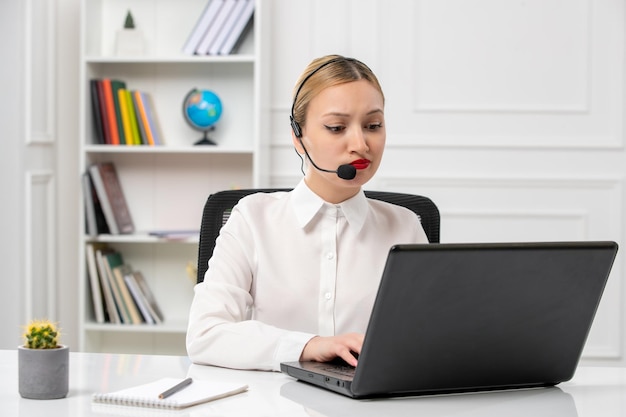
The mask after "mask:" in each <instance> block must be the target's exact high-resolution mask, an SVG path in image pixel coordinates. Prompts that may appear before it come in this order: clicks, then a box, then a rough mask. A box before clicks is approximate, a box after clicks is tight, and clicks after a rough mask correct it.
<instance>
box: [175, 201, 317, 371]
mask: <svg viewBox="0 0 626 417" xmlns="http://www.w3.org/2000/svg"><path fill="white" fill-rule="evenodd" d="M254 256H255V252H254V242H253V238H252V233H251V231H250V228H249V227H248V225H247V222H246V219H245V218H244V216H243V215H242V213H241V211H239V210H237V209H234V210H233V213H232V214H231V217H230V219H229V221H228V222H227V223H226V225H224V227H223V228H222V232H221V234H220V237H219V238H218V240H217V242H216V247H215V251H214V256H213V257H212V258H211V260H210V261H209V269H208V271H207V273H206V275H205V279H204V281H203V282H201V283H199V284H197V285H196V286H195V288H194V298H193V301H192V304H191V308H190V313H189V324H188V329H187V339H186V344H187V353H188V355H189V357H190V359H191V360H192V361H193V362H194V363H198V364H206V365H216V366H223V367H228V368H236V369H259V370H273V371H280V363H281V362H287V361H297V360H298V359H299V358H300V355H301V353H302V350H303V349H304V346H305V345H306V343H307V342H308V341H309V340H310V339H311V338H312V337H314V336H315V335H314V334H309V333H303V332H295V331H288V330H284V329H279V328H277V327H275V326H271V325H268V324H265V323H262V322H260V321H256V320H249V319H248V311H249V309H250V308H251V307H252V303H253V297H252V295H251V293H250V291H251V287H252V279H253V270H254Z"/></svg>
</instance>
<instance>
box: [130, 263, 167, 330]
mask: <svg viewBox="0 0 626 417" xmlns="http://www.w3.org/2000/svg"><path fill="white" fill-rule="evenodd" d="M124 281H125V282H126V286H127V287H128V291H129V292H130V294H131V295H132V297H133V299H134V300H135V304H137V307H138V309H139V311H140V312H141V315H142V316H143V319H144V321H145V322H146V323H148V324H157V323H161V320H160V319H158V317H157V316H156V313H155V312H153V311H151V310H152V308H151V307H150V304H149V303H148V299H147V298H146V296H145V295H144V294H143V292H141V289H140V288H139V284H138V283H137V280H136V279H135V275H134V274H133V273H132V272H131V273H130V274H125V275H124Z"/></svg>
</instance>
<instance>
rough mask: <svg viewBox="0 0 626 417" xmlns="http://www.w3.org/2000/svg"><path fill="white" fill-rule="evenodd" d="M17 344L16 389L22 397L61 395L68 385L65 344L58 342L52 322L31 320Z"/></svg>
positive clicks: (56, 331)
mask: <svg viewBox="0 0 626 417" xmlns="http://www.w3.org/2000/svg"><path fill="white" fill-rule="evenodd" d="M23 336H24V344H23V345H20V346H18V348H17V351H18V380H19V392H20V395H21V396H22V397H24V398H31V399H38V400H50V399H55V398H64V397H66V396H67V393H68V389H69V358H70V357H69V347H68V346H65V345H62V344H60V343H59V337H60V332H59V329H58V327H57V325H56V324H55V323H52V322H50V321H48V320H34V321H32V322H30V323H29V324H28V325H27V326H26V327H25V331H24V334H23Z"/></svg>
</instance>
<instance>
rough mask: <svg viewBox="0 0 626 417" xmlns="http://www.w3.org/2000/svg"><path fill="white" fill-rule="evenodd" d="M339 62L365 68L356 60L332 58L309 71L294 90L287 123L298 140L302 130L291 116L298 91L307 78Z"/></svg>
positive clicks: (341, 57)
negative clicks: (357, 64)
mask: <svg viewBox="0 0 626 417" xmlns="http://www.w3.org/2000/svg"><path fill="white" fill-rule="evenodd" d="M340 61H344V62H357V63H359V64H361V65H363V66H365V67H367V66H366V65H365V64H363V63H362V62H361V61H359V60H357V59H354V58H346V57H343V56H340V57H337V58H333V59H331V60H329V61H326V62H324V63H323V64H321V65H320V66H319V67H317V68H315V69H314V70H313V71H311V72H310V73H309V74H308V75H307V76H306V77H304V79H303V80H302V82H301V83H300V85H299V86H298V89H297V90H296V94H295V95H294V96H293V103H292V104H291V113H290V114H289V121H290V122H291V129H292V130H293V133H294V135H296V137H297V138H298V139H302V129H301V128H300V124H299V123H298V122H296V119H295V118H294V115H293V111H294V109H295V107H296V101H297V100H298V96H299V95H300V90H302V87H303V86H304V84H305V83H306V82H307V81H308V80H309V78H311V77H312V76H313V75H315V74H316V73H317V72H319V71H320V70H321V69H322V68H325V67H326V66H328V65H330V64H334V63H335V62H340Z"/></svg>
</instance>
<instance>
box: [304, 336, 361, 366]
mask: <svg viewBox="0 0 626 417" xmlns="http://www.w3.org/2000/svg"><path fill="white" fill-rule="evenodd" d="M363 338H364V335H363V334H360V333H346V334H342V335H338V336H328V337H322V336H315V337H314V338H313V339H311V340H309V342H308V343H307V344H306V346H304V349H303V350H302V355H301V356H300V360H301V361H316V362H328V361H331V360H333V359H335V358H337V357H339V358H341V359H343V360H344V361H346V362H347V363H348V364H349V365H351V366H356V365H357V359H356V357H355V356H354V354H355V353H356V354H357V355H358V354H360V353H361V347H362V346H363Z"/></svg>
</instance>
